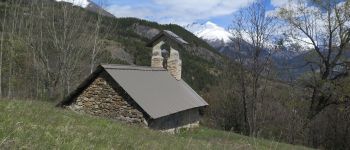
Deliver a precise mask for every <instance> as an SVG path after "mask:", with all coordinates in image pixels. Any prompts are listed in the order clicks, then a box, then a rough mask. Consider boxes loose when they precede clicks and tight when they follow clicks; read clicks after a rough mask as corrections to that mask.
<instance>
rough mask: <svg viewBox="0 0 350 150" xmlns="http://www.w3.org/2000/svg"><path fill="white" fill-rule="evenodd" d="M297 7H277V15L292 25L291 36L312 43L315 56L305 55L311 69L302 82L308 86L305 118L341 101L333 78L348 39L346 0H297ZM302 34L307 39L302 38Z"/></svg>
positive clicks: (340, 68)
mask: <svg viewBox="0 0 350 150" xmlns="http://www.w3.org/2000/svg"><path fill="white" fill-rule="evenodd" d="M297 6H298V7H297V8H294V9H281V11H280V13H279V17H281V18H282V19H283V20H284V21H285V22H286V23H288V25H290V27H291V28H292V29H293V30H292V31H293V33H290V35H292V37H293V38H295V39H297V40H299V41H302V42H304V43H306V44H310V45H312V46H313V52H314V54H315V56H316V57H314V58H312V59H309V60H308V63H309V64H310V65H309V67H310V68H311V70H312V73H311V76H310V78H308V80H307V81H306V82H305V85H306V87H307V88H309V89H310V90H311V93H312V94H311V96H310V105H309V112H308V119H310V120H312V119H313V118H314V117H315V116H317V115H318V114H319V113H320V112H321V111H322V110H323V109H325V108H326V107H328V106H330V105H338V104H341V103H343V102H342V101H340V99H339V98H338V96H337V95H335V94H334V89H335V86H336V84H335V83H336V82H335V81H336V80H337V79H338V78H340V77H343V76H344V75H346V74H347V71H344V68H346V64H345V63H344V52H345V50H346V46H347V45H348V44H349V41H350V28H349V25H348V23H349V21H350V20H349V19H350V17H349V6H350V5H349V1H341V0H309V1H298V4H297ZM303 37H305V38H306V39H307V40H305V38H303Z"/></svg>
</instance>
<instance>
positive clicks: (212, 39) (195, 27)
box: [185, 21, 232, 48]
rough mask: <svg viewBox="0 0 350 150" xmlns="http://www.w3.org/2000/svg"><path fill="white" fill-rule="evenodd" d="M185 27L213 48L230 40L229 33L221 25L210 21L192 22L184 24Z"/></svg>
mask: <svg viewBox="0 0 350 150" xmlns="http://www.w3.org/2000/svg"><path fill="white" fill-rule="evenodd" d="M185 28H186V29H187V30H189V31H191V32H192V33H193V34H195V35H196V36H197V37H199V38H201V39H203V40H206V41H207V42H208V43H209V44H210V45H212V46H213V47H215V48H219V47H222V46H223V45H225V44H227V43H230V42H231V38H232V35H231V33H230V32H228V31H227V30H225V29H224V28H223V27H220V26H218V25H217V24H215V23H213V22H210V21H208V22H206V23H203V24H200V23H192V24H189V25H187V26H185Z"/></svg>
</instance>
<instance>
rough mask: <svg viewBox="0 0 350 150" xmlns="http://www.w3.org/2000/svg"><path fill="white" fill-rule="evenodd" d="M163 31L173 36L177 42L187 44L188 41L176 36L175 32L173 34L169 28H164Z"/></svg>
mask: <svg viewBox="0 0 350 150" xmlns="http://www.w3.org/2000/svg"><path fill="white" fill-rule="evenodd" d="M164 32H165V33H166V34H169V35H170V36H172V37H173V38H175V39H176V40H177V41H178V42H180V43H182V44H188V42H186V41H185V40H184V39H182V38H181V37H180V36H178V35H177V34H175V33H174V32H171V31H169V30H164Z"/></svg>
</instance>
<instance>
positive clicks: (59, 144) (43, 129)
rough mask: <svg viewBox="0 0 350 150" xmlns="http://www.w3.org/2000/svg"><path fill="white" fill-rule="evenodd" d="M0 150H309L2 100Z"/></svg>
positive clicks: (45, 104)
mask: <svg viewBox="0 0 350 150" xmlns="http://www.w3.org/2000/svg"><path fill="white" fill-rule="evenodd" d="M0 110H2V111H1V113H0V149H113V148H114V149H259V150H263V149H293V150H294V149H295V150H297V149H306V148H304V147H299V146H292V145H288V144H283V143H278V142H273V141H267V140H262V139H254V138H249V137H246V136H242V135H238V134H235V133H230V132H224V131H217V130H211V129H206V128H200V129H196V130H194V131H186V132H185V131H184V132H183V133H181V134H178V135H168V134H164V133H160V132H156V131H150V130H148V129H144V128H140V127H137V126H130V125H127V124H123V123H120V122H117V121H111V120H107V119H102V118H97V117H91V116H87V115H82V114H76V113H74V112H72V111H69V110H63V109H60V108H55V107H54V104H53V103H48V102H41V101H15V100H12V101H9V100H0Z"/></svg>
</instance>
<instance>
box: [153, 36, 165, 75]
mask: <svg viewBox="0 0 350 150" xmlns="http://www.w3.org/2000/svg"><path fill="white" fill-rule="evenodd" d="M163 44H164V42H163V41H161V42H159V43H158V44H157V45H155V46H154V47H153V50H152V60H151V67H155V68H163V61H164V58H163V57H162V50H161V46H162V45H163Z"/></svg>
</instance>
